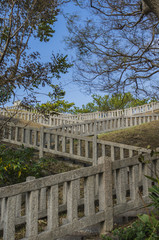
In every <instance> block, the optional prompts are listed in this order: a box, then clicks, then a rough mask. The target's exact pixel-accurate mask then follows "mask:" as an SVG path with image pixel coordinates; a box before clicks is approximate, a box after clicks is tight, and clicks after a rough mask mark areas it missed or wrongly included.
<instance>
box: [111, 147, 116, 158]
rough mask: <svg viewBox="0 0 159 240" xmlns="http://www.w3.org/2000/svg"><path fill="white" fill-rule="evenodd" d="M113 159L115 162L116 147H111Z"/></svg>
mask: <svg viewBox="0 0 159 240" xmlns="http://www.w3.org/2000/svg"><path fill="white" fill-rule="evenodd" d="M111 159H112V161H114V160H115V149H114V146H111Z"/></svg>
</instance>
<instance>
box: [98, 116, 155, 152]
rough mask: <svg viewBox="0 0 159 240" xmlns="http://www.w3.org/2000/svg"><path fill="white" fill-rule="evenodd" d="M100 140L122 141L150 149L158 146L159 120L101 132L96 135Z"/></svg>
mask: <svg viewBox="0 0 159 240" xmlns="http://www.w3.org/2000/svg"><path fill="white" fill-rule="evenodd" d="M98 138H99V139H101V140H106V141H111V142H117V143H124V144H128V145H133V146H137V147H144V148H147V147H148V146H149V147H151V148H152V149H155V148H156V147H159V121H153V122H151V123H145V124H142V125H140V126H136V127H131V128H127V129H123V130H118V131H113V132H109V133H103V134H100V135H99V136H98Z"/></svg>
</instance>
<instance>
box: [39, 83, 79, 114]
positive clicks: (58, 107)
mask: <svg viewBox="0 0 159 240" xmlns="http://www.w3.org/2000/svg"><path fill="white" fill-rule="evenodd" d="M51 87H52V92H49V93H48V96H49V97H50V99H51V100H50V101H47V102H46V103H42V104H37V105H36V109H37V110H38V111H39V112H42V113H43V114H48V113H49V114H50V113H52V114H55V113H69V112H72V109H71V108H72V107H73V106H74V105H75V104H74V103H73V102H71V103H69V102H68V101H66V100H64V97H65V91H63V90H62V88H61V87H59V86H58V85H53V84H51Z"/></svg>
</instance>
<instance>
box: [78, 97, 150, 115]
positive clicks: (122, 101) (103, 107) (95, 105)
mask: <svg viewBox="0 0 159 240" xmlns="http://www.w3.org/2000/svg"><path fill="white" fill-rule="evenodd" d="M92 98H93V101H92V102H89V103H87V104H86V105H82V108H78V107H74V110H73V112H74V113H88V112H96V111H104V112H106V111H110V110H115V109H124V108H129V107H136V106H141V105H143V104H146V103H148V102H149V100H150V99H149V98H145V99H141V100H140V99H138V98H135V97H134V96H133V95H132V94H131V93H130V92H128V93H125V94H122V93H116V94H112V95H111V96H109V95H104V96H103V97H102V96H100V95H98V94H93V95H92ZM153 101H154V99H153Z"/></svg>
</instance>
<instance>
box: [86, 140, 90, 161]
mask: <svg viewBox="0 0 159 240" xmlns="http://www.w3.org/2000/svg"><path fill="white" fill-rule="evenodd" d="M88 153H89V149H88V141H87V140H85V157H86V158H88Z"/></svg>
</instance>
